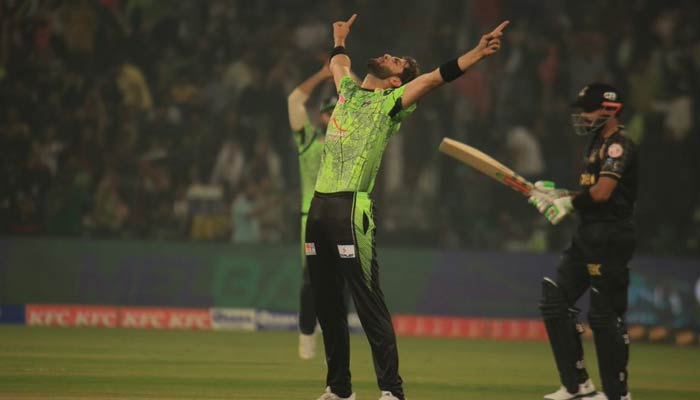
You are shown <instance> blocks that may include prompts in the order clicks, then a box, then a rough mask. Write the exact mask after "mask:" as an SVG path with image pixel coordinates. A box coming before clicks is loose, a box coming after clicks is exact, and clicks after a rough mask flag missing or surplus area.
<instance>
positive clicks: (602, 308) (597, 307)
mask: <svg viewBox="0 0 700 400" xmlns="http://www.w3.org/2000/svg"><path fill="white" fill-rule="evenodd" d="M634 249H635V231H634V226H633V224H632V222H631V221H625V222H602V221H593V222H590V221H589V222H584V223H582V224H581V226H580V227H579V228H578V230H577V231H576V233H575V235H574V237H573V239H572V242H571V246H569V248H568V249H566V250H565V251H564V253H563V255H562V259H561V262H560V263H559V266H558V268H557V275H556V278H555V279H554V282H555V284H554V285H548V284H547V282H545V283H544V285H543V286H544V287H543V298H542V302H541V303H540V309H541V310H542V311H543V317H544V322H545V326H546V327H547V333H548V335H549V340H550V344H551V347H552V351H553V353H554V358H555V361H556V363H557V368H558V370H559V375H560V377H561V380H562V384H563V385H564V386H566V387H567V389H568V390H569V391H570V392H575V391H577V390H578V389H577V385H578V384H579V383H582V382H583V381H584V380H585V379H587V378H588V374H587V372H586V371H585V363H584V362H583V348H582V346H581V339H580V337H579V334H578V333H577V332H576V328H575V327H574V324H575V323H576V321H575V320H576V314H578V310H577V309H576V307H575V303H576V301H577V300H578V299H579V298H581V296H583V294H584V293H585V292H586V290H588V289H590V291H591V293H590V299H591V303H590V310H589V312H588V321H589V324H590V327H591V330H592V331H593V337H594V342H595V348H596V355H597V356H598V369H599V371H600V378H601V382H602V384H603V391H604V392H605V394H606V395H607V397H608V398H609V399H619V398H620V397H621V396H623V395H625V394H627V362H628V358H629V337H628V335H627V328H626V325H625V313H626V311H627V292H628V286H629V268H628V265H627V264H628V262H629V261H630V259H631V258H632V255H633V253H634ZM557 303H560V304H557Z"/></svg>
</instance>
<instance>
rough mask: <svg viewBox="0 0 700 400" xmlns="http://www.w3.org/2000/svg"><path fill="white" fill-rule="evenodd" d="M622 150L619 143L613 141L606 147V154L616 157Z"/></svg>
mask: <svg viewBox="0 0 700 400" xmlns="http://www.w3.org/2000/svg"><path fill="white" fill-rule="evenodd" d="M623 152H624V150H623V149H622V146H621V145H620V144H619V143H613V144H611V145H610V147H608V156H609V157H612V158H618V157H620V156H621V155H622V153H623Z"/></svg>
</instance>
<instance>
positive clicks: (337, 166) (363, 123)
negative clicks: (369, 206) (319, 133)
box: [316, 76, 416, 193]
mask: <svg viewBox="0 0 700 400" xmlns="http://www.w3.org/2000/svg"><path fill="white" fill-rule="evenodd" d="M404 89H405V86H401V87H398V88H390V89H384V90H381V89H375V90H366V89H362V88H361V87H360V85H358V84H357V83H356V82H355V81H354V80H353V79H352V78H351V77H349V76H345V77H343V78H342V80H341V82H340V88H339V90H338V103H337V104H336V107H335V110H333V114H332V115H331V120H330V122H329V123H328V128H327V129H326V143H325V147H324V152H323V157H322V158H321V169H320V171H319V174H318V178H317V180H316V191H317V192H319V193H336V192H366V193H370V192H371V191H372V188H373V187H374V180H375V178H376V176H377V171H378V170H379V165H380V164H381V160H382V155H383V154H384V150H385V149H386V145H387V143H388V141H389V138H390V137H391V136H392V135H393V134H394V133H396V132H398V130H399V128H400V127H401V121H402V120H403V119H404V118H405V117H407V116H408V115H410V114H411V113H412V112H413V111H414V110H415V109H416V104H412V105H411V106H409V107H408V108H406V109H402V108H401V104H400V99H401V96H402V95H403V91H404Z"/></svg>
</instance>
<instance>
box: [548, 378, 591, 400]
mask: <svg viewBox="0 0 700 400" xmlns="http://www.w3.org/2000/svg"><path fill="white" fill-rule="evenodd" d="M593 393H595V385H593V381H591V380H590V379H587V380H586V381H585V382H583V383H582V384H580V385H578V392H576V393H569V391H568V390H566V388H565V387H564V386H562V387H560V388H559V390H557V391H556V392H554V393H550V394H548V395H545V396H544V399H545V400H573V399H580V398H582V397H586V400H588V399H589V398H592V397H587V396H589V395H591V394H593Z"/></svg>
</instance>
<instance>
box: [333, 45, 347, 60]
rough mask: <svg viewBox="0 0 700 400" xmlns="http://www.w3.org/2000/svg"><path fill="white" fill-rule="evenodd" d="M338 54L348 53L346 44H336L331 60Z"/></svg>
mask: <svg viewBox="0 0 700 400" xmlns="http://www.w3.org/2000/svg"><path fill="white" fill-rule="evenodd" d="M338 54H348V52H347V51H345V46H335V47H334V48H333V51H331V56H330V58H329V60H331V59H332V58H333V57H335V56H337V55H338Z"/></svg>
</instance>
